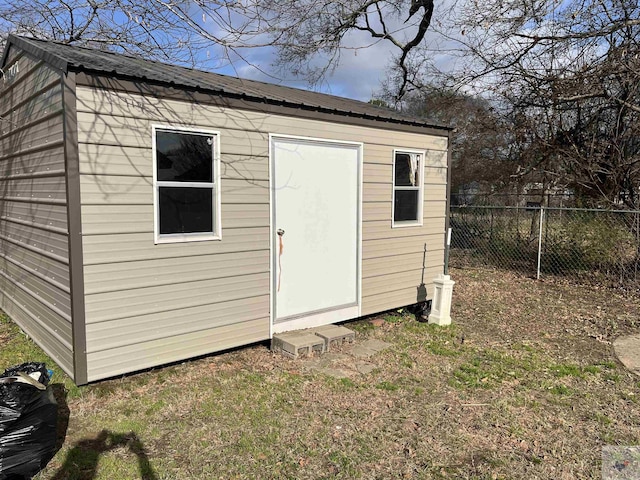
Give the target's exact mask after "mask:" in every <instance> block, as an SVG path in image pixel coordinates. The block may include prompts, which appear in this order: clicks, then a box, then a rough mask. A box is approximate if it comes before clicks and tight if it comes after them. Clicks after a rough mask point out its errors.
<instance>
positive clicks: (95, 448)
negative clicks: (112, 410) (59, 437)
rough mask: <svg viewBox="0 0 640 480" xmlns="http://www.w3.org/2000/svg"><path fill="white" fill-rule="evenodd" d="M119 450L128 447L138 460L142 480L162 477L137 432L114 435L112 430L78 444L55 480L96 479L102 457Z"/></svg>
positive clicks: (53, 478)
mask: <svg viewBox="0 0 640 480" xmlns="http://www.w3.org/2000/svg"><path fill="white" fill-rule="evenodd" d="M119 447H126V448H127V449H128V450H129V451H130V452H131V453H133V454H134V455H135V456H136V457H137V459H138V470H139V474H140V478H141V479H142V480H157V478H158V477H157V476H156V474H155V472H154V471H153V468H152V467H151V464H150V463H149V457H148V456H147V453H146V451H145V448H144V445H143V444H142V442H141V441H140V439H139V438H138V436H137V435H136V434H135V433H133V432H129V433H114V432H110V431H109V430H102V431H101V432H100V433H99V434H98V435H97V436H96V438H85V439H82V440H80V441H78V442H77V443H76V444H75V445H74V446H73V448H71V450H70V451H69V453H68V454H67V457H66V458H65V460H64V464H63V465H62V467H60V469H59V470H58V471H57V472H56V473H55V475H54V476H53V477H52V480H91V479H93V478H95V477H96V474H97V468H98V461H99V460H100V455H102V454H103V453H106V452H109V451H111V450H114V449H116V448H119Z"/></svg>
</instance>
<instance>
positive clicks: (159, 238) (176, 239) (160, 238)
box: [151, 125, 222, 245]
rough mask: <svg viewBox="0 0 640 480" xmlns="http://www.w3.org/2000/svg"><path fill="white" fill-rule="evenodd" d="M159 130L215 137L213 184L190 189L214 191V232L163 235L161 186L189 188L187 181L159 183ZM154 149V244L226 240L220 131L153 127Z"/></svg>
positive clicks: (152, 140)
mask: <svg viewBox="0 0 640 480" xmlns="http://www.w3.org/2000/svg"><path fill="white" fill-rule="evenodd" d="M158 130H163V131H174V132H186V133H195V134H201V135H210V136H212V137H213V145H212V147H213V165H212V174H213V181H212V182H211V183H208V182H191V183H189V184H188V186H189V187H190V188H211V189H212V190H213V195H212V199H213V205H212V208H213V210H212V211H213V214H214V219H213V220H214V221H213V230H214V231H213V233H209V232H203V233H200V232H194V233H172V234H164V235H161V234H160V221H159V213H160V212H159V204H158V189H159V187H161V186H168V187H172V186H173V187H178V186H182V187H184V186H186V185H185V182H160V181H158V169H157V155H156V132H157V131H158ZM151 147H152V152H153V238H154V243H155V244H156V245H157V244H162V243H181V242H204V241H210V240H222V218H221V213H222V208H221V205H220V190H221V181H220V132H218V131H216V130H207V129H204V128H189V127H177V126H174V125H152V126H151Z"/></svg>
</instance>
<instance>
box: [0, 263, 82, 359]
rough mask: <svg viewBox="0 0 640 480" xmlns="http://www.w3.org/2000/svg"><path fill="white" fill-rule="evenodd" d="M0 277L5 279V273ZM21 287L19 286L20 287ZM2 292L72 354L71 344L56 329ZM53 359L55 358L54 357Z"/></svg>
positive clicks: (4, 292) (34, 336)
mask: <svg viewBox="0 0 640 480" xmlns="http://www.w3.org/2000/svg"><path fill="white" fill-rule="evenodd" d="M0 275H1V276H3V277H6V275H5V274H4V272H0ZM18 286H19V285H18ZM0 292H2V294H3V295H5V296H6V297H7V298H9V300H11V302H12V303H13V304H14V305H15V306H16V307H18V308H19V309H20V310H22V311H23V312H24V313H25V314H26V315H27V316H28V317H29V318H31V320H33V321H34V322H35V323H37V324H38V325H40V327H42V328H43V329H44V330H46V331H47V332H49V334H50V335H51V336H52V337H54V338H55V339H56V340H58V341H59V342H60V344H61V345H62V346H64V347H66V348H67V350H69V351H70V352H71V344H70V343H69V342H68V341H67V340H65V339H64V338H62V336H61V335H60V334H59V333H58V332H56V331H55V330H54V329H52V328H51V327H50V326H49V325H47V324H46V323H43V322H42V320H40V319H39V318H38V317H37V316H35V315H34V314H33V313H32V312H31V311H30V310H29V309H28V308H27V307H25V306H24V305H20V304H19V303H18V302H17V301H16V300H15V299H14V298H13V297H12V296H11V295H9V294H8V293H7V292H6V291H5V290H3V289H0ZM31 337H32V338H37V337H38V336H37V335H31ZM52 358H53V357H52Z"/></svg>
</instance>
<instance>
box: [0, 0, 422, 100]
mask: <svg viewBox="0 0 640 480" xmlns="http://www.w3.org/2000/svg"><path fill="white" fill-rule="evenodd" d="M433 10H434V4H433V0H342V1H340V2H333V1H320V2H318V1H316V0H289V1H281V0H243V1H226V0H195V1H191V0H141V1H138V0H53V1H47V0H21V1H20V2H4V3H1V4H0V18H1V19H4V21H3V23H4V25H5V26H6V28H7V29H8V30H10V31H14V32H16V33H19V34H27V35H31V36H36V37H40V38H49V39H54V40H57V41H61V42H64V43H77V44H86V45H92V46H94V47H98V48H105V49H116V50H120V51H123V52H126V53H129V54H133V55H142V56H145V57H147V58H156V59H157V58H159V59H165V60H166V59H169V60H171V61H173V62H183V63H197V62H198V60H201V59H202V58H203V57H205V56H206V55H205V54H204V53H203V52H204V51H208V50H209V49H215V54H216V55H222V56H226V57H228V58H233V59H236V60H237V59H238V58H243V54H244V52H245V49H246V48H256V47H273V48H275V49H276V50H277V54H278V58H277V63H278V64H280V65H284V66H285V68H286V69H288V71H290V72H292V73H295V74H299V75H304V76H305V77H306V78H308V79H309V80H310V81H312V82H313V81H318V80H319V79H321V78H323V76H324V75H325V74H326V73H327V72H330V71H331V70H332V69H333V68H335V66H336V65H337V62H338V60H339V57H340V55H341V53H342V51H343V50H344V49H345V48H348V49H354V48H355V49H358V48H367V47H368V46H371V45H373V44H375V43H377V42H387V43H389V45H391V46H392V48H393V49H395V51H396V52H397V54H396V56H395V58H394V59H393V65H394V67H395V68H397V69H398V70H399V72H400V77H401V81H400V82H399V83H398V91H397V97H398V98H400V97H402V95H404V93H406V92H407V91H408V90H410V89H411V88H412V86H413V85H414V83H415V82H414V79H415V71H414V69H412V56H411V54H412V51H413V50H414V49H415V48H416V47H417V46H418V45H420V44H421V43H422V42H423V40H424V37H425V33H426V31H427V29H428V28H429V26H430V24H431V18H432V15H433ZM355 33H360V34H364V35H363V36H362V37H360V38H364V40H362V41H361V42H360V43H359V44H355V45H354V44H353V43H352V42H351V40H353V36H352V34H355Z"/></svg>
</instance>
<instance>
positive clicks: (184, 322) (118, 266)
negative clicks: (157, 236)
mask: <svg viewBox="0 0 640 480" xmlns="http://www.w3.org/2000/svg"><path fill="white" fill-rule="evenodd" d="M77 95H78V103H77V109H78V128H79V152H80V172H81V196H82V224H83V251H84V274H85V288H86V314H87V350H88V370H89V379H90V380H96V379H99V378H104V377H108V376H113V375H117V374H120V373H123V372H126V371H131V370H135V369H140V368H146V367H149V366H153V365H158V364H161V363H167V362H171V361H176V360H179V359H183V358H188V357H192V356H194V355H198V354H203V353H209V352H212V351H216V350H220V349H224V348H229V347H233V346H238V345H243V344H247V343H250V342H254V341H258V340H263V339H266V338H268V337H269V321H270V319H269V310H270V307H269V295H270V285H269V282H270V277H269V270H270V269H269V265H270V258H269V248H270V243H269V242H270V231H269V215H270V205H269V197H270V193H269V134H284V135H298V136H308V137H314V138H326V139H333V140H344V141H356V142H364V149H363V154H364V168H363V182H364V185H363V192H362V194H363V202H364V203H363V246H362V256H363V264H362V272H363V280H362V296H363V302H362V309H363V313H364V314H366V313H372V312H376V311H381V310H387V309H390V308H395V307H399V306H403V305H407V304H411V303H415V302H416V300H417V288H418V287H419V286H420V282H421V279H422V276H423V254H424V245H425V243H426V244H427V254H426V256H425V257H424V258H425V261H424V279H425V283H427V286H428V289H429V295H430V296H431V295H432V290H431V288H432V285H431V281H432V279H433V278H434V277H435V276H436V275H437V273H440V272H441V271H442V258H443V255H442V254H443V231H444V223H445V206H446V176H447V175H446V174H447V172H446V159H447V156H446V155H447V154H446V148H447V139H446V137H436V136H428V135H419V134H414V133H407V132H399V131H390V130H384V129H374V128H368V127H360V126H352V125H345V124H332V123H328V122H323V121H314V120H307V119H299V118H291V117H284V116H278V115H273V114H264V113H259V112H253V111H239V110H230V109H225V108H221V107H215V106H211V105H203V104H191V103H188V102H182V101H176V100H167V99H164V100H163V99H158V98H154V97H146V98H145V97H142V96H140V95H134V94H126V93H121V92H110V91H103V90H97V89H93V88H89V87H78V90H77ZM153 124H161V125H174V126H186V127H190V128H194V129H198V128H202V129H209V130H215V131H218V132H219V133H220V145H221V165H220V167H221V168H220V170H221V176H222V178H221V199H222V240H221V241H210V242H194V243H177V244H162V245H154V243H153V215H154V210H153V180H152V176H153V171H152V168H153V163H152V150H151V147H152V145H151V126H152V125H153ZM394 148H400V149H401V148H410V149H421V150H429V153H428V155H427V158H426V159H425V162H424V166H425V174H424V182H425V190H424V200H425V204H424V209H423V210H424V225H423V226H421V227H409V228H395V229H392V228H391V215H392V212H391V205H392V189H391V184H392V165H393V150H394Z"/></svg>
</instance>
